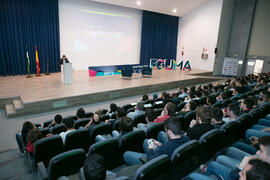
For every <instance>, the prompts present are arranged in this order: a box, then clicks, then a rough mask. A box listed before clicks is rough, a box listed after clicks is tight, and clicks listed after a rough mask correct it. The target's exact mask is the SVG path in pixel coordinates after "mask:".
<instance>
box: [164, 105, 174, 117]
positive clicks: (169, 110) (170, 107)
mask: <svg viewBox="0 0 270 180" xmlns="http://www.w3.org/2000/svg"><path fill="white" fill-rule="evenodd" d="M175 111H176V106H175V104H173V103H172V102H169V103H167V104H166V105H165V107H164V112H165V114H167V115H169V116H174V115H175Z"/></svg>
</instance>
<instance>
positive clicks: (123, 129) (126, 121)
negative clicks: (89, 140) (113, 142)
mask: <svg viewBox="0 0 270 180" xmlns="http://www.w3.org/2000/svg"><path fill="white" fill-rule="evenodd" d="M119 131H120V132H119ZM119 131H116V130H114V131H113V132H112V135H97V136H96V142H99V141H103V140H106V139H109V138H112V137H113V138H118V140H120V138H121V137H122V136H123V135H125V134H127V133H129V132H132V131H133V121H132V119H131V118H129V117H127V116H125V117H122V118H121V119H120V121H119Z"/></svg>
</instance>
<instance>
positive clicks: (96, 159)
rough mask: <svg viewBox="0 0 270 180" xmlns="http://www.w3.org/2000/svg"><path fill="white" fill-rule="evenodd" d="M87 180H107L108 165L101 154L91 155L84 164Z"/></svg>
mask: <svg viewBox="0 0 270 180" xmlns="http://www.w3.org/2000/svg"><path fill="white" fill-rule="evenodd" d="M83 173H84V178H85V180H104V179H105V178H106V164H105V160H104V158H103V157H102V156H101V155H99V154H91V155H89V156H87V157H86V159H85V161H84V164H83Z"/></svg>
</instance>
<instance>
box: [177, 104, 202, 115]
mask: <svg viewBox="0 0 270 180" xmlns="http://www.w3.org/2000/svg"><path fill="white" fill-rule="evenodd" d="M196 108H197V103H195V102H194V101H189V102H187V103H186V104H185V106H184V108H183V109H182V110H181V111H179V112H177V113H176V115H177V116H178V115H182V116H185V114H186V113H188V112H190V111H194V110H196Z"/></svg>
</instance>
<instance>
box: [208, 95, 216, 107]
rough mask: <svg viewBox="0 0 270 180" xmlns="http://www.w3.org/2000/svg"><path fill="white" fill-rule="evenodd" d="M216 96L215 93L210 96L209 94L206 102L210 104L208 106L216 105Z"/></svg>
mask: <svg viewBox="0 0 270 180" xmlns="http://www.w3.org/2000/svg"><path fill="white" fill-rule="evenodd" d="M216 101H217V100H216V97H215V96H213V95H210V96H207V98H206V104H207V105H208V106H212V105H214V104H215V103H216Z"/></svg>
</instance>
